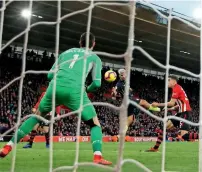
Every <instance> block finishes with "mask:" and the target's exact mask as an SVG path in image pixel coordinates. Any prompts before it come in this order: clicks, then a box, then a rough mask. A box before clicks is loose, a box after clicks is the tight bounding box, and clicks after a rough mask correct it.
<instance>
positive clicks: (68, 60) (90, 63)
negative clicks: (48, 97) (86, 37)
mask: <svg viewBox="0 0 202 172" xmlns="http://www.w3.org/2000/svg"><path fill="white" fill-rule="evenodd" d="M88 53H89V55H88V56H86V57H87V58H86V70H85V74H84V77H85V79H86V77H87V75H88V73H89V72H90V71H92V80H93V82H92V84H91V85H90V86H89V87H88V88H87V90H88V91H93V90H94V89H95V88H97V87H100V85H101V69H102V62H101V60H100V58H99V57H98V56H97V55H96V54H94V53H93V52H92V51H90V50H88ZM84 54H85V48H72V49H69V50H67V51H65V52H63V53H62V54H61V55H60V56H59V58H58V60H57V61H56V62H55V64H54V65H53V67H52V68H51V70H54V68H55V66H56V65H57V64H58V71H57V73H56V84H57V85H59V86H64V87H73V88H80V89H81V86H82V77H83V69H84ZM53 76H54V74H53V73H51V72H50V73H48V79H49V80H52V79H53Z"/></svg>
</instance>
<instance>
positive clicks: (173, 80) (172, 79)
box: [168, 75, 179, 88]
mask: <svg viewBox="0 0 202 172" xmlns="http://www.w3.org/2000/svg"><path fill="white" fill-rule="evenodd" d="M178 80H179V78H178V76H176V75H170V76H169V77H168V87H169V88H173V87H174V86H175V85H176V84H177V82H178Z"/></svg>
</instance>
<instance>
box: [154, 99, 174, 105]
mask: <svg viewBox="0 0 202 172" xmlns="http://www.w3.org/2000/svg"><path fill="white" fill-rule="evenodd" d="M175 103H176V99H173V98H172V99H171V100H170V101H169V102H167V103H157V102H154V103H152V106H154V107H164V106H168V107H173V106H175Z"/></svg>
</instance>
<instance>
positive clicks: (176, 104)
mask: <svg viewBox="0 0 202 172" xmlns="http://www.w3.org/2000/svg"><path fill="white" fill-rule="evenodd" d="M177 82H178V77H177V76H174V75H170V76H169V79H168V87H169V88H172V97H171V100H170V101H169V102H167V103H157V102H154V103H152V106H154V107H165V106H168V107H171V108H169V109H168V110H175V111H177V113H176V114H175V116H177V117H180V118H184V119H186V120H189V121H191V119H192V118H191V107H190V104H189V99H188V97H187V95H186V93H185V91H184V89H183V88H182V87H181V86H180V85H179V84H178V83H177ZM176 127H178V128H179V130H180V137H181V138H182V139H183V140H186V141H187V140H192V139H194V138H192V136H193V135H192V133H189V130H190V126H189V125H188V124H186V123H184V122H182V121H179V120H173V119H171V120H168V121H167V123H166V129H167V130H172V129H174V128H176ZM195 139H197V138H195ZM162 141H163V131H162V130H159V135H158V139H157V142H156V144H155V146H154V147H152V148H151V149H149V150H148V151H149V152H157V151H158V148H159V146H160V145H161V142H162Z"/></svg>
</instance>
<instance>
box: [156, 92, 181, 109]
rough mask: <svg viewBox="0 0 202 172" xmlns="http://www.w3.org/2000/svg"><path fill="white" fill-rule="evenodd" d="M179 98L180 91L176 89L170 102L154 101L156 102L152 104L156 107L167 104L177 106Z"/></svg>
mask: <svg viewBox="0 0 202 172" xmlns="http://www.w3.org/2000/svg"><path fill="white" fill-rule="evenodd" d="M178 98H179V91H178V90H177V89H174V90H173V93H172V97H171V99H170V101H169V102H167V103H156V102H154V103H152V106H154V107H165V106H168V107H173V106H175V104H176V102H177V99H178Z"/></svg>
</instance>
